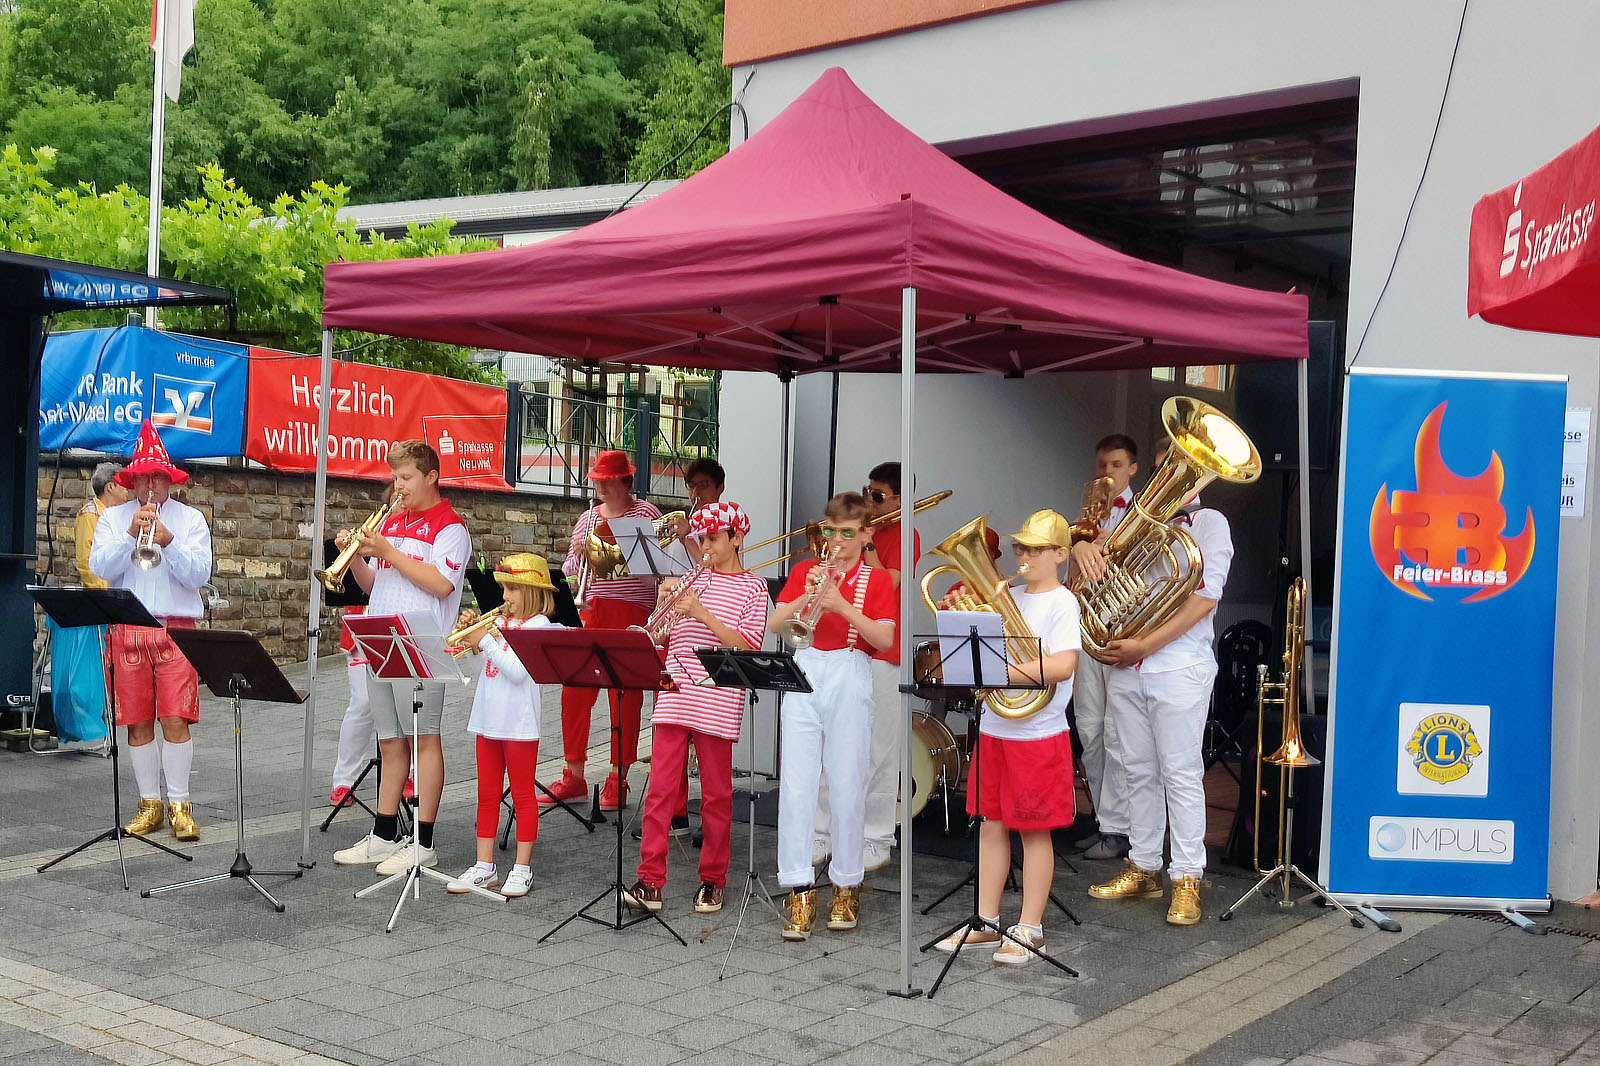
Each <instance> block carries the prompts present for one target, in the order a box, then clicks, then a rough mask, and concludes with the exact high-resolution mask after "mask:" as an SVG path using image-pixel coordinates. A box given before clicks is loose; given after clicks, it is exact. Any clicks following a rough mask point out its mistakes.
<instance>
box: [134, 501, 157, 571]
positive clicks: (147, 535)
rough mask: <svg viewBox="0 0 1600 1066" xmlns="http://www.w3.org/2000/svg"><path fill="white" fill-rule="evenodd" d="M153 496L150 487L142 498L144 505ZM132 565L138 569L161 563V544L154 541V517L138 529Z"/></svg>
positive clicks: (154, 566)
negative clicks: (146, 524)
mask: <svg viewBox="0 0 1600 1066" xmlns="http://www.w3.org/2000/svg"><path fill="white" fill-rule="evenodd" d="M155 498H156V490H155V489H151V490H150V492H149V494H148V495H147V496H145V498H144V506H145V507H149V506H150V504H151V503H153V502H154V501H155ZM133 565H134V566H137V567H138V568H139V569H140V570H154V569H155V568H156V567H158V566H160V565H161V545H159V544H157V543H156V520H155V519H151V521H150V524H149V525H148V526H145V527H144V528H143V529H141V530H140V531H139V539H138V540H136V541H134V544H133Z"/></svg>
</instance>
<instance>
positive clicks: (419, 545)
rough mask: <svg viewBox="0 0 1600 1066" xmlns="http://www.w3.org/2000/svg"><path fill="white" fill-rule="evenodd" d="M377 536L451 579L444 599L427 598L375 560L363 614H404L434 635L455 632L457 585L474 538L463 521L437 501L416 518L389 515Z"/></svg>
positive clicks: (447, 504)
mask: <svg viewBox="0 0 1600 1066" xmlns="http://www.w3.org/2000/svg"><path fill="white" fill-rule="evenodd" d="M381 532H382V533H383V535H384V537H386V538H387V539H388V541H389V543H391V544H393V545H394V546H395V547H396V548H398V549H399V550H400V552H401V554H403V555H409V556H410V557H411V558H413V559H416V560H417V561H418V562H423V563H427V564H428V565H429V566H431V567H433V568H434V569H435V570H437V571H439V573H441V574H443V575H444V576H445V577H447V578H449V579H450V586H451V588H450V592H449V594H447V595H445V596H430V595H429V594H428V593H426V592H424V591H423V590H422V589H420V588H418V587H417V586H415V585H413V584H412V583H411V582H410V581H408V580H406V578H405V577H403V576H402V575H401V573H400V571H398V570H396V569H395V568H394V567H392V566H390V565H389V564H388V563H385V562H383V561H381V560H378V559H373V560H371V562H372V566H373V567H374V574H373V578H372V593H371V595H370V596H368V598H367V613H368V614H370V615H380V614H406V615H411V616H413V618H415V617H416V616H419V615H420V616H421V617H423V618H426V619H427V620H428V623H429V624H431V626H432V627H433V628H434V630H435V632H436V633H439V634H445V633H449V632H451V631H453V630H454V629H455V628H456V617H457V615H459V614H460V612H461V606H460V605H461V581H462V579H463V578H464V577H465V576H466V568H467V558H468V557H469V556H470V555H471V554H472V538H471V537H470V536H469V535H468V534H467V525H466V523H465V522H463V521H462V520H461V516H460V515H458V514H456V513H455V511H454V510H453V509H452V508H451V507H450V501H449V500H440V501H439V502H438V503H436V504H434V505H433V506H432V507H430V508H428V509H427V510H426V511H423V512H421V513H419V514H412V513H411V512H410V511H404V510H403V511H400V512H398V513H397V514H392V515H390V516H389V518H388V520H387V521H385V522H384V523H383V529H382V530H381Z"/></svg>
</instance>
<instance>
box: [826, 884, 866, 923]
mask: <svg viewBox="0 0 1600 1066" xmlns="http://www.w3.org/2000/svg"><path fill="white" fill-rule="evenodd" d="M860 917H861V886H860V885H851V886H850V887H849V888H842V887H840V886H839V885H834V886H833V899H832V900H830V901H829V903H828V928H829V929H833V930H836V931H837V930H844V929H854V928H855V927H856V920H857V919H859V918H860Z"/></svg>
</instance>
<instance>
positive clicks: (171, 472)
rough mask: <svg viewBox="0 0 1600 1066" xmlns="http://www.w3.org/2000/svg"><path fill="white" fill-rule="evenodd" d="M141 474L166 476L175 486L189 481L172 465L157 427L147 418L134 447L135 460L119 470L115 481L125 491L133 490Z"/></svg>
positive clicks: (129, 461)
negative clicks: (135, 480)
mask: <svg viewBox="0 0 1600 1066" xmlns="http://www.w3.org/2000/svg"><path fill="white" fill-rule="evenodd" d="M141 474H165V475H167V477H169V478H171V479H172V483H173V484H174V485H182V484H183V483H184V482H185V481H188V480H189V475H188V474H185V473H184V472H183V471H182V470H179V469H178V468H177V467H175V466H173V465H172V460H171V458H169V457H168V456H167V449H166V448H165V447H164V446H163V445H162V443H161V438H160V437H159V436H157V435H156V427H155V426H153V425H151V424H150V420H149V419H148V418H147V419H145V420H144V425H142V426H140V427H139V439H138V441H137V442H136V443H135V444H134V446H133V458H132V459H129V460H128V465H127V466H125V467H123V468H122V469H121V470H118V471H117V473H116V476H115V477H113V478H112V479H111V480H112V481H115V482H116V483H117V484H118V485H121V486H122V487H123V488H125V489H131V488H133V479H134V478H136V477H138V476H139V475H141Z"/></svg>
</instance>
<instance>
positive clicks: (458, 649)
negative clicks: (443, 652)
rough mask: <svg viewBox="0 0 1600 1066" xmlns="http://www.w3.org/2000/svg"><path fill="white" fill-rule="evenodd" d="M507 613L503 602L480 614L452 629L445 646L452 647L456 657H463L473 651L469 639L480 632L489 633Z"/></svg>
mask: <svg viewBox="0 0 1600 1066" xmlns="http://www.w3.org/2000/svg"><path fill="white" fill-rule="evenodd" d="M505 613H506V605H505V604H503V603H502V604H501V605H500V606H498V607H496V608H495V609H494V610H492V611H489V612H488V613H487V614H481V615H479V616H478V617H476V618H474V619H473V620H472V621H470V622H468V623H467V624H466V625H464V626H461V627H460V628H459V629H456V630H454V631H452V632H451V634H450V635H449V636H448V637H445V638H444V645H445V647H447V648H449V649H450V654H451V655H453V656H454V657H455V658H457V659H459V658H461V657H462V656H463V655H466V654H467V653H468V652H470V651H472V649H471V648H469V647H467V644H466V642H467V640H468V639H469V638H471V637H474V636H477V635H479V634H482V633H488V632H489V630H491V629H493V628H494V626H495V624H496V621H497V619H499V618H500V617H501V616H502V615H504V614H505Z"/></svg>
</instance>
